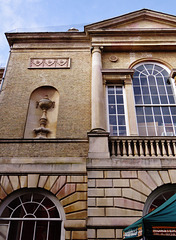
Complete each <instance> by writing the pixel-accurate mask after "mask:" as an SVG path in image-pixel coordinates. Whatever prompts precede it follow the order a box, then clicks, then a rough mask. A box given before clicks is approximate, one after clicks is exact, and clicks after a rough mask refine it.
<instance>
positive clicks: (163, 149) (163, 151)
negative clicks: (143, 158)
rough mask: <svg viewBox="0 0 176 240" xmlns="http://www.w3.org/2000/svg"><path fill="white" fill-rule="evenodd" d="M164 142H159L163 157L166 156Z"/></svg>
mask: <svg viewBox="0 0 176 240" xmlns="http://www.w3.org/2000/svg"><path fill="white" fill-rule="evenodd" d="M164 143H165V140H161V148H162V153H163V157H166V156H167V151H166V147H165V144H164Z"/></svg>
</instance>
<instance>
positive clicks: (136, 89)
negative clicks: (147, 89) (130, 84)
mask: <svg viewBox="0 0 176 240" xmlns="http://www.w3.org/2000/svg"><path fill="white" fill-rule="evenodd" d="M134 94H135V95H141V89H140V87H134Z"/></svg>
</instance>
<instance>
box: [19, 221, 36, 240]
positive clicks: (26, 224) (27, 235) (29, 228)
mask: <svg viewBox="0 0 176 240" xmlns="http://www.w3.org/2000/svg"><path fill="white" fill-rule="evenodd" d="M34 225H35V221H23V224H22V237H21V240H33V236H34Z"/></svg>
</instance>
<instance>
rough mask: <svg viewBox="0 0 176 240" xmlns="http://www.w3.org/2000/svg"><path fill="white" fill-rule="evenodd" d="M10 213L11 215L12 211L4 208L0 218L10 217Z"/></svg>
mask: <svg viewBox="0 0 176 240" xmlns="http://www.w3.org/2000/svg"><path fill="white" fill-rule="evenodd" d="M11 213H12V210H11V209H10V208H8V207H6V208H5V209H4V211H3V213H2V215H1V216H2V217H10V215H11Z"/></svg>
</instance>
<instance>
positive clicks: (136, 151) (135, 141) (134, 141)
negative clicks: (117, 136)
mask: <svg viewBox="0 0 176 240" xmlns="http://www.w3.org/2000/svg"><path fill="white" fill-rule="evenodd" d="M133 143H134V156H138V149H137V140H133Z"/></svg>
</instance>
